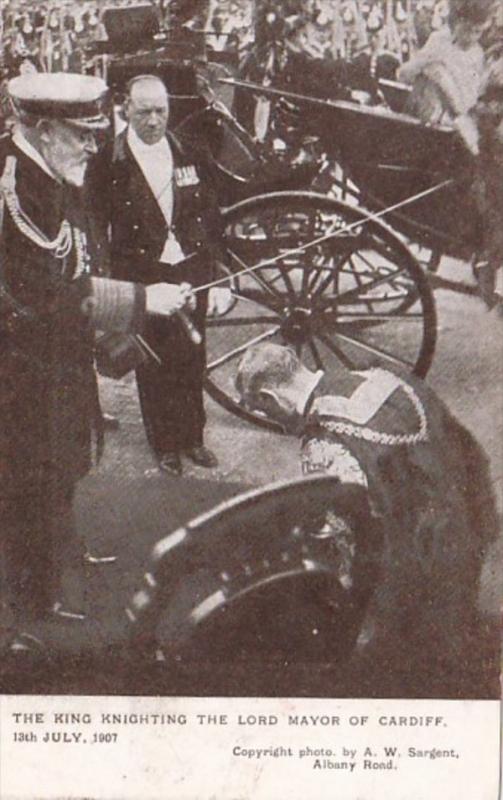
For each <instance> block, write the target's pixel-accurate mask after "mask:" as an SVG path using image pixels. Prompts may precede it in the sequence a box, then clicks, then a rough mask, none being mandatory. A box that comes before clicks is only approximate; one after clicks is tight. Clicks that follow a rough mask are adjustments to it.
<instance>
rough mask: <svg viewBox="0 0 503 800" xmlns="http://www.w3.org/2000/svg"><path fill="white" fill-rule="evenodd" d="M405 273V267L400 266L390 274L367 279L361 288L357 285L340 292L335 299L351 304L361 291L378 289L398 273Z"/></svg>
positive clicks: (395, 277)
mask: <svg viewBox="0 0 503 800" xmlns="http://www.w3.org/2000/svg"><path fill="white" fill-rule="evenodd" d="M406 274H407V270H406V269H405V268H402V269H400V270H398V272H396V273H395V274H394V275H392V276H390V275H382V276H381V277H380V278H378V279H377V280H375V281H369V282H368V283H365V284H363V286H362V287H361V288H359V287H358V288H357V289H348V291H346V292H342V294H340V295H339V296H338V298H337V301H338V302H339V303H345V304H347V305H349V304H352V303H354V302H355V301H357V300H358V299H359V295H360V292H362V291H364V292H370V291H372V290H373V289H378V288H379V286H384V285H385V284H386V283H391V282H392V281H394V280H396V279H397V278H398V277H399V276H400V275H406ZM377 300H379V298H376V300H374V302H376V301H377ZM362 302H363V301H362ZM387 302H389V299H387Z"/></svg>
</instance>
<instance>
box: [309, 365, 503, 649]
mask: <svg viewBox="0 0 503 800" xmlns="http://www.w3.org/2000/svg"><path fill="white" fill-rule="evenodd" d="M387 372H388V371H387ZM399 377H400V379H401V381H402V383H401V385H400V386H399V387H398V388H397V389H396V390H395V391H394V392H392V394H391V395H390V396H389V397H388V398H387V399H386V401H385V402H384V403H383V404H382V406H381V407H380V408H379V410H378V411H377V413H376V415H375V416H374V417H373V418H372V419H371V420H370V421H369V422H368V424H366V425H359V424H355V423H351V422H348V419H346V418H344V417H341V416H333V415H330V414H328V415H323V414H320V413H319V411H320V409H323V405H321V401H320V405H318V404H317V400H316V398H318V397H320V396H322V395H324V394H326V391H324V386H323V383H322V384H321V385H320V386H319V388H318V389H317V390H316V393H315V399H314V402H313V403H312V404H311V410H310V412H309V413H308V415H307V417H306V420H305V433H304V439H303V445H302V461H303V469H304V471H305V472H307V473H316V472H327V473H332V474H335V475H338V476H339V477H340V478H341V479H342V480H346V481H348V482H356V483H362V482H363V481H364V480H365V479H366V481H367V484H368V490H369V497H370V501H371V505H372V508H373V511H374V513H375V515H376V516H377V517H378V518H379V519H380V521H381V523H382V528H383V531H384V546H383V549H382V553H381V557H380V562H381V568H380V571H381V575H380V578H379V582H378V587H377V589H376V592H375V596H374V601H373V604H372V609H371V611H370V618H371V624H372V626H373V628H374V632H376V631H377V634H376V635H378V637H380V638H382V637H384V638H388V637H389V638H391V639H393V641H394V642H395V645H396V642H397V640H398V641H400V640H406V639H408V640H409V641H411V640H414V641H415V642H416V643H417V644H418V646H419V647H421V646H424V645H425V644H427V645H428V650H427V652H428V653H431V652H432V651H433V652H434V653H435V654H436V655H439V657H440V656H441V654H443V655H445V653H446V652H449V653H450V654H451V655H452V654H453V653H459V652H460V647H461V642H460V641H458V640H459V639H460V637H461V638H462V634H463V633H466V632H467V631H468V629H469V622H470V621H471V620H473V614H474V611H475V609H476V606H477V591H478V580H479V576H480V569H481V564H482V559H483V556H484V554H485V553H486V551H487V548H488V545H489V543H490V542H492V541H493V540H494V539H495V537H496V536H497V533H498V519H497V512H496V505H495V500H494V496H493V493H492V490H491V479H490V475H489V466H488V462H487V459H486V457H485V455H484V453H483V451H482V449H481V447H480V446H479V445H478V443H477V442H476V441H475V439H474V438H473V437H472V436H471V434H469V433H468V431H466V430H465V429H464V428H463V427H462V426H461V425H460V424H459V423H458V422H457V420H455V419H454V418H453V417H452V415H451V414H450V413H449V412H448V410H447V409H446V408H445V406H444V405H443V403H442V402H441V401H440V400H439V399H438V398H437V397H436V396H435V395H434V394H433V392H431V391H430V390H429V389H428V387H426V386H425V385H424V384H423V383H422V382H420V381H418V380H417V379H415V378H414V377H412V376H410V375H399ZM404 387H408V392H409V393H407V390H406V388H404ZM339 389H340V387H339ZM411 390H412V392H413V396H414V397H415V398H416V401H417V402H418V403H419V404H420V407H422V409H423V410H424V413H425V415H426V437H425V438H422V437H421V436H420V435H418V434H419V432H420V429H421V421H420V416H419V415H418V412H417V410H416V408H415V406H414V403H413V401H412V399H411ZM338 394H339V392H338ZM327 408H328V407H327V406H325V411H326V410H327ZM362 431H363V435H364V436H365V437H367V438H362ZM402 436H408V437H413V438H410V439H408V440H401V441H400V439H396V438H395V437H402ZM338 465H339V466H338ZM358 466H359V467H360V469H361V471H362V473H363V475H364V478H363V479H362V476H361V475H360V476H359V475H358V474H357V467H358ZM463 628H465V629H466V630H465V631H463ZM430 648H431V649H430ZM425 652H426V651H425ZM398 657H399V656H398V651H397V652H396V655H395V658H398Z"/></svg>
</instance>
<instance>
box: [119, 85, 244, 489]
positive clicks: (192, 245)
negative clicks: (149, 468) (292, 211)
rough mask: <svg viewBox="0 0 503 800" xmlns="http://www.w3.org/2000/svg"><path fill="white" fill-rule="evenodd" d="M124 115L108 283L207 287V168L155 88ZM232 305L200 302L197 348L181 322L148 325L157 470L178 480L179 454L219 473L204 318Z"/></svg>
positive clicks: (213, 270) (149, 401)
mask: <svg viewBox="0 0 503 800" xmlns="http://www.w3.org/2000/svg"><path fill="white" fill-rule="evenodd" d="M125 114H126V117H127V120H128V125H127V128H126V129H125V130H124V131H123V132H121V133H120V134H119V136H118V137H117V139H116V141H115V147H114V155H113V164H112V198H111V222H112V225H111V230H112V247H111V264H112V276H113V277H115V278H120V279H123V280H132V281H141V282H142V283H144V284H146V285H152V284H155V283H157V282H158V281H167V282H169V283H174V284H179V283H180V282H181V281H186V282H188V283H190V284H191V285H192V286H194V287H196V288H197V287H198V286H203V285H206V284H208V283H210V282H211V281H212V280H213V279H214V278H215V277H217V265H218V264H219V263H222V262H223V261H224V260H225V258H226V254H225V244H224V237H223V225H222V219H221V216H220V211H219V208H218V204H217V198H216V196H215V193H214V190H213V187H212V183H211V176H210V174H209V172H208V167H207V164H206V163H205V162H204V159H202V158H201V156H200V154H199V155H198V154H197V153H196V152H195V151H194V149H193V148H192V147H190V146H188V144H187V142H186V141H184V142H182V141H181V140H180V139H178V138H177V137H175V136H174V135H172V134H171V133H169V132H167V124H168V118H169V101H168V94H167V91H166V88H165V86H164V84H163V83H162V81H161V80H160V79H159V78H157V77H155V76H152V75H142V76H138V77H137V78H135V79H133V81H131V83H130V85H129V93H128V99H127V102H126V106H125ZM229 301H230V292H229V290H228V289H225V288H222V287H216V288H213V289H211V290H210V291H209V292H208V291H207V290H204V291H199V293H198V294H197V306H196V309H195V311H194V313H193V314H192V318H191V319H192V324H193V326H194V327H195V328H196V329H197V331H198V333H199V334H200V336H201V337H202V343H201V344H194V342H193V341H192V340H191V338H190V337H189V336H188V334H187V330H186V327H185V326H184V325H183V323H182V321H181V320H180V319H179V318H176V319H175V318H174V319H173V320H152V321H151V322H150V323H149V324H148V329H147V332H146V339H147V341H148V344H149V346H150V347H151V348H152V349H153V350H154V351H155V352H156V353H157V355H158V356H159V358H160V360H161V361H162V363H161V364H160V365H159V364H157V363H155V362H154V361H150V362H149V363H148V364H145V365H144V366H142V367H140V368H139V369H138V370H137V373H136V374H137V382H138V390H139V396H140V403H141V409H142V414H143V419H144V422H145V428H146V432H147V437H148V440H149V443H150V445H151V447H152V449H153V451H154V453H155V455H156V457H157V459H158V462H159V465H160V468H161V469H163V470H165V471H167V472H169V473H171V474H174V475H179V474H181V472H182V461H181V455H182V453H184V454H186V455H188V456H189V457H190V458H191V460H192V461H194V462H195V463H196V464H198V465H200V466H202V467H213V466H216V464H217V459H216V457H215V455H214V454H213V453H212V452H211V451H210V450H209V449H208V448H207V447H206V446H205V445H204V427H205V422H206V416H205V410H204V404H203V375H204V370H205V366H206V358H205V345H204V329H205V318H206V315H207V313H215V312H218V313H223V312H224V311H225V309H226V307H227V306H228V304H229Z"/></svg>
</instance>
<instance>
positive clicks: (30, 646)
mask: <svg viewBox="0 0 503 800" xmlns="http://www.w3.org/2000/svg"><path fill="white" fill-rule="evenodd" d="M44 649H45V646H44V644H43V642H42V640H41V639H38V638H37V637H36V636H33V635H32V634H31V633H25V632H21V633H18V634H17V635H16V637H15V639H14V641H12V642H11V643H10V645H9V650H10V652H11V653H33V652H37V651H38V652H43V650H44Z"/></svg>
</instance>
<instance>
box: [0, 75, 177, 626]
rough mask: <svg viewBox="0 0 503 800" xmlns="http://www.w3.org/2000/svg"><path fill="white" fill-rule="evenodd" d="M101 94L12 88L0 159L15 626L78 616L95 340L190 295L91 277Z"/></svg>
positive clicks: (94, 423)
mask: <svg viewBox="0 0 503 800" xmlns="http://www.w3.org/2000/svg"><path fill="white" fill-rule="evenodd" d="M106 89H107V87H106V85H105V83H104V82H103V81H101V80H100V79H96V78H91V77H88V76H82V75H70V74H65V75H63V74H51V75H32V76H29V77H27V76H25V77H19V78H16V79H14V80H12V81H11V82H10V84H9V95H10V98H11V100H12V102H13V105H14V108H15V112H16V118H17V123H16V128H15V132H14V134H13V136H12V138H7V139H4V140H3V141H2V152H1V159H0V174H1V175H2V177H1V179H0V201H1V209H2V220H1V236H0V333H1V335H0V349H1V359H0V364H1V367H0V370H1V371H0V529H1V557H2V563H1V566H2V572H3V578H4V580H2V594H3V602H4V604H5V605H4V607H5V606H6V607H7V608H8V609H9V610H10V612H11V613H12V615H13V617H14V618H15V619H20V618H23V619H26V618H27V617H28V618H32V619H34V620H40V619H42V618H45V616H46V615H47V614H51V615H52V614H57V615H59V616H64V617H65V618H67V619H76V618H79V617H80V616H82V615H81V614H80V609H79V613H74V611H75V610H76V609H71V608H68V605H66V607H65V603H64V598H63V597H62V574H63V565H65V566H68V565H69V563H70V561H72V559H75V562H79V563H82V562H83V561H84V559H85V557H86V554H85V550H84V547H83V544H82V543H81V542H80V541H79V540H78V539H77V537H76V536H75V535H74V528H73V520H72V499H73V494H74V490H75V486H76V484H77V482H78V480H79V479H80V478H82V477H83V476H84V475H85V474H86V473H87V471H88V470H89V468H90V466H91V459H92V432H93V430H94V431H95V433H96V436H97V439H98V440H99V439H100V437H101V429H102V425H101V417H100V411H99V404H98V391H97V384H96V376H95V370H94V331H95V330H96V329H99V330H103V331H107V330H108V331H123V332H135V331H138V332H139V331H141V330H142V327H143V322H144V317H145V314H146V311H148V312H155V313H168V314H171V313H174V312H175V311H176V310H177V309H181V308H183V307H184V306H185V305H186V302H188V293H187V291H186V287H182V288H180V287H167V286H158V287H155V288H154V289H151V290H148V289H147V290H146V289H145V288H144V287H143V286H141V285H134V284H132V283H126V282H121V281H113V280H110V279H107V278H104V277H99V276H97V275H96V273H99V269H98V267H99V260H100V253H99V249H98V248H97V247H94V246H93V243H92V241H91V237H90V226H89V224H88V222H89V220H88V218H87V216H86V214H87V212H86V205H85V202H84V199H83V190H84V179H85V173H86V167H87V163H88V161H89V160H90V158H91V157H92V156H93V155H95V154H96V151H97V142H96V137H97V135H98V133H99V132H100V131H102V130H104V129H105V128H106V127H107V125H108V119H107V118H106V116H105V115H104V114H103V110H102V109H103V104H104V98H105V95H106ZM93 273H94V274H93ZM67 550H68V552H66V551H67ZM70 551H72V552H70ZM99 560H100V559H97V558H95V557H92V556H89V555H88V556H87V561H88V562H96V561H99Z"/></svg>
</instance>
